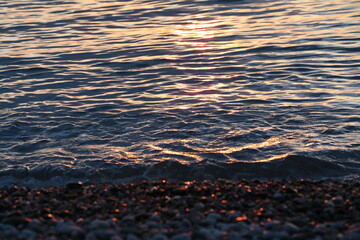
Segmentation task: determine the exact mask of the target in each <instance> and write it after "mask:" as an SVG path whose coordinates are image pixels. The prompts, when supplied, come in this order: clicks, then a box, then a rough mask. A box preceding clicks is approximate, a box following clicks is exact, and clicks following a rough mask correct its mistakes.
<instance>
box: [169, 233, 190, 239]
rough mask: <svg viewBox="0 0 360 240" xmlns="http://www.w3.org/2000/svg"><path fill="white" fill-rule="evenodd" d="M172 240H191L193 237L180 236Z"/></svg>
mask: <svg viewBox="0 0 360 240" xmlns="http://www.w3.org/2000/svg"><path fill="white" fill-rule="evenodd" d="M171 240H191V236H190V235H187V234H178V235H175V236H173V237H172V238H171Z"/></svg>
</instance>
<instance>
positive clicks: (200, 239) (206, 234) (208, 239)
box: [191, 228, 216, 240]
mask: <svg viewBox="0 0 360 240" xmlns="http://www.w3.org/2000/svg"><path fill="white" fill-rule="evenodd" d="M191 239H196V240H215V239H216V238H215V236H214V235H212V234H211V232H210V231H209V230H208V229H206V228H201V229H200V230H198V231H194V232H193V233H192V235H191Z"/></svg>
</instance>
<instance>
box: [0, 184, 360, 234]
mask: <svg viewBox="0 0 360 240" xmlns="http://www.w3.org/2000/svg"><path fill="white" fill-rule="evenodd" d="M0 239H26V240H29V239H86V240H96V239H113V240H121V239H123V240H137V239H151V240H167V239H170V240H190V239H196V240H197V239H199V240H202V239H204V240H208V239H209V240H212V239H230V240H237V239H239V240H241V239H254V240H255V239H259V240H261V239H292V240H304V239H314V240H322V239H324V240H325V239H329V240H330V239H331V240H333V239H344V240H345V239H346V240H353V239H354V240H358V239H360V182H335V181H324V180H322V181H306V180H305V181H304V180H292V181H238V182H233V181H208V182H206V181H205V182H196V181H194V182H167V181H165V180H163V181H154V182H148V181H142V182H138V183H128V184H123V185H122V184H95V185H91V184H82V183H71V184H68V185H67V186H64V187H53V188H46V189H31V188H26V187H17V186H14V187H11V188H3V189H0Z"/></svg>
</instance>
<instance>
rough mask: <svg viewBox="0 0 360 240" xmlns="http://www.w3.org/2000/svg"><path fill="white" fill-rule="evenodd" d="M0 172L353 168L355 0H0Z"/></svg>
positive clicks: (316, 175)
mask: <svg viewBox="0 0 360 240" xmlns="http://www.w3.org/2000/svg"><path fill="white" fill-rule="evenodd" d="M0 33H1V35H0V36H1V37H0V40H1V44H0V186H7V185H11V184H20V185H21V184H24V185H30V186H54V185H62V184H66V183H67V182H71V181H90V182H104V181H110V182H123V181H133V180H136V179H170V180H205V179H217V178H224V179H231V180H237V179H241V178H247V179H249V178H250V179H253V178H256V179H284V178H286V179H289V178H307V179H309V178H310V179H324V178H325V179H329V178H331V179H341V180H344V179H359V176H360V136H359V135H360V1H358V0H347V1H343V0H243V1H229V0H228V1H226V0H222V1H221V0H167V1H160V0H130V1H120V0H37V1H35V0H12V1H7V0H0Z"/></svg>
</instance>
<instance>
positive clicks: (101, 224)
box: [89, 219, 109, 230]
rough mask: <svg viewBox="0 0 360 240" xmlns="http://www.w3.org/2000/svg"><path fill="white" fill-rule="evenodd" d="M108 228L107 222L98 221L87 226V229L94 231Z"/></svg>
mask: <svg viewBox="0 0 360 240" xmlns="http://www.w3.org/2000/svg"><path fill="white" fill-rule="evenodd" d="M106 228H109V222H107V221H102V220H99V219H95V220H94V221H92V222H91V223H90V224H89V229H91V230H95V229H106Z"/></svg>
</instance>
